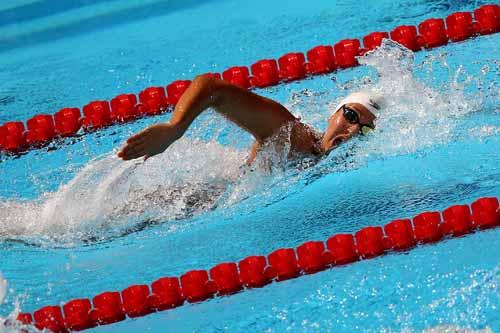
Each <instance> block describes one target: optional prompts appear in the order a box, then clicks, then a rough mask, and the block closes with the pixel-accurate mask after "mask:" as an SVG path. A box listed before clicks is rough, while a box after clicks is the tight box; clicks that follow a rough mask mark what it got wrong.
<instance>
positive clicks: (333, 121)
mask: <svg viewBox="0 0 500 333" xmlns="http://www.w3.org/2000/svg"><path fill="white" fill-rule="evenodd" d="M344 107H347V108H348V109H350V110H352V111H354V112H355V113H356V114H357V117H358V119H359V121H357V122H354V123H353V121H352V120H353V118H352V117H351V119H350V120H351V121H349V119H346V116H345V115H344V110H343V108H340V109H339V110H338V111H337V112H335V113H334V114H333V115H332V116H331V117H330V118H329V119H328V128H327V129H326V131H325V134H323V138H322V140H321V149H322V150H323V151H324V152H327V151H329V150H331V149H334V148H336V147H337V146H338V145H340V144H341V143H342V142H344V141H347V140H349V139H350V138H352V137H353V136H355V135H357V134H359V133H360V131H361V127H362V126H368V127H371V128H374V127H375V126H374V121H375V115H374V114H373V113H371V112H370V111H369V110H368V109H367V108H365V107H364V106H363V105H362V104H359V103H348V104H345V105H344ZM351 115H352V114H351Z"/></svg>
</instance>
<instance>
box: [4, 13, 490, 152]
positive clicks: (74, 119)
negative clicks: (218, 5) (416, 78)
mask: <svg viewBox="0 0 500 333" xmlns="http://www.w3.org/2000/svg"><path fill="white" fill-rule="evenodd" d="M499 31H500V6H499V5H496V4H490V5H484V6H481V7H479V8H477V9H475V10H474V11H473V12H456V13H453V14H451V15H449V16H447V17H446V18H445V19H442V18H430V19H427V20H425V21H423V22H422V23H420V24H419V25H418V29H417V26H412V25H401V26H398V27H396V28H395V29H393V30H392V31H391V32H390V33H389V32H380V31H377V32H372V33H370V34H368V35H366V36H365V37H363V47H361V42H360V40H358V39H344V40H341V41H339V42H338V43H336V44H334V45H333V46H332V45H320V46H316V47H314V48H312V49H310V50H309V51H307V53H306V55H304V54H303V53H300V52H291V53H287V54H285V55H283V56H281V57H280V58H279V59H278V61H276V60H275V59H263V60H259V61H257V62H255V63H254V64H252V65H251V66H250V70H249V68H248V67H246V66H234V67H230V68H228V69H226V70H225V71H223V72H222V74H220V73H205V74H202V75H206V76H211V77H216V78H219V79H223V80H225V81H227V82H229V83H232V84H234V85H237V86H239V87H242V88H245V89H254V88H266V87H270V86H275V85H278V84H280V83H285V82H291V81H295V80H301V79H304V78H306V77H308V76H313V75H322V74H326V73H331V72H334V71H336V70H341V69H345V68H351V67H354V66H357V65H358V61H357V60H356V57H357V56H360V55H363V54H365V53H366V52H368V51H370V50H373V49H375V48H377V47H379V46H380V44H381V42H382V39H384V38H390V39H392V40H394V41H396V42H398V43H400V44H402V45H404V46H406V47H407V48H409V49H411V50H412V51H414V52H417V51H420V50H422V49H431V48H435V47H439V46H443V45H446V44H448V43H449V42H460V41H464V40H466V39H469V38H472V37H474V36H478V35H487V34H493V33H497V32H499ZM306 56H307V60H306ZM250 71H251V74H250ZM190 83H191V81H190V80H177V81H174V82H172V83H170V84H168V85H167V86H166V87H165V88H164V87H163V86H159V87H148V88H145V89H144V90H143V91H141V92H140V93H139V94H138V98H137V96H136V95H134V94H130V93H128V94H120V95H118V96H116V97H114V98H112V99H111V101H110V102H108V101H105V100H95V101H92V102H90V103H88V104H86V105H84V106H83V107H82V110H83V115H82V114H81V112H80V109H79V108H76V107H67V108H63V109H61V110H59V111H57V112H56V113H55V114H54V115H50V114H38V115H35V116H33V117H31V118H30V119H28V120H27V122H26V125H25V124H24V123H23V122H21V121H9V122H6V123H4V124H3V125H2V126H0V151H2V152H3V153H4V154H20V153H22V152H25V151H27V150H29V149H37V148H42V147H45V146H47V145H48V144H49V143H51V142H54V141H61V140H62V139H63V138H67V137H75V136H80V135H82V134H85V133H88V132H93V131H97V130H100V129H102V128H105V127H108V126H110V125H113V124H118V123H127V122H130V121H133V120H135V119H138V118H141V117H146V116H154V115H158V114H161V113H163V112H168V111H171V110H172V109H173V108H174V107H175V105H176V104H177V102H178V101H179V99H180V97H181V96H182V94H183V93H184V91H185V90H186V89H187V88H188V87H189V85H190Z"/></svg>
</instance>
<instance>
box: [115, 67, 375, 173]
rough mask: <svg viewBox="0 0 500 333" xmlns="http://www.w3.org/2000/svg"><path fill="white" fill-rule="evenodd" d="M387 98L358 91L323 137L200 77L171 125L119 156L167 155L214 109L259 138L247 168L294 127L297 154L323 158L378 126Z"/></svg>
mask: <svg viewBox="0 0 500 333" xmlns="http://www.w3.org/2000/svg"><path fill="white" fill-rule="evenodd" d="M381 103H382V98H381V97H380V96H378V95H375V94H371V93H367V92H361V91H360V92H355V93H352V94H350V95H348V96H347V97H346V98H345V99H343V100H342V101H341V102H340V104H339V105H338V106H337V107H336V108H335V112H333V113H332V115H331V116H330V117H329V118H328V127H327V129H326V131H325V132H324V133H320V132H318V131H316V130H315V129H314V128H312V127H311V126H309V125H307V124H304V123H302V122H301V121H300V119H298V118H296V117H295V116H293V115H292V113H291V112H290V111H288V110H287V109H286V108H285V107H284V106H283V105H281V104H280V103H278V102H276V101H273V100H271V99H268V98H265V97H262V96H259V95H257V94H254V93H252V92H250V91H248V90H246V89H242V88H239V87H237V86H234V85H232V84H229V83H227V82H225V81H222V80H218V79H214V78H209V77H206V76H198V77H196V78H195V79H194V80H193V82H192V83H191V85H190V86H189V88H188V89H187V90H186V91H185V92H184V94H183V95H182V97H181V99H180V100H179V102H178V103H177V105H176V106H175V109H174V111H173V113H172V117H171V119H170V121H168V122H166V123H159V124H155V125H152V126H150V127H148V128H146V129H145V130H143V131H141V132H139V133H137V134H135V135H133V136H132V137H130V138H129V139H128V140H127V142H126V144H125V146H124V147H123V148H122V149H121V151H120V152H118V157H120V158H122V159H123V160H131V159H135V158H139V157H143V158H144V159H147V158H149V157H151V156H154V155H157V154H160V153H162V152H164V151H165V150H166V149H167V148H168V147H169V146H170V145H171V144H172V143H174V142H175V141H176V140H178V139H179V138H181V137H182V136H183V134H184V133H185V132H186V130H187V129H188V128H189V126H190V125H191V123H192V122H193V121H194V120H195V119H196V117H198V115H200V114H201V113H202V112H203V111H204V110H206V109H208V108H213V109H214V110H215V111H216V112H218V113H220V114H222V115H223V116H225V117H226V118H227V119H229V120H230V121H232V122H233V123H235V124H236V125H238V126H239V127H241V128H243V129H244V130H246V131H248V132H249V133H250V134H252V135H253V137H254V138H255V142H254V144H253V145H252V147H251V150H250V154H249V159H248V161H247V163H248V164H251V163H252V161H253V160H254V159H255V156H256V154H257V153H258V151H259V148H260V147H261V146H262V144H263V143H264V142H265V141H266V140H268V139H270V138H272V137H273V136H275V135H276V134H277V133H278V132H279V131H280V129H282V128H284V127H286V126H288V128H289V129H290V138H289V140H290V151H291V153H292V154H303V155H316V156H321V155H324V154H326V153H328V152H329V151H331V150H332V149H334V148H336V147H338V146H339V145H340V144H341V143H342V142H345V141H346V140H348V139H350V138H352V137H354V136H355V135H358V134H366V133H367V132H368V131H370V130H372V129H374V128H375V123H374V122H375V118H376V113H377V111H378V110H379V109H380V107H381Z"/></svg>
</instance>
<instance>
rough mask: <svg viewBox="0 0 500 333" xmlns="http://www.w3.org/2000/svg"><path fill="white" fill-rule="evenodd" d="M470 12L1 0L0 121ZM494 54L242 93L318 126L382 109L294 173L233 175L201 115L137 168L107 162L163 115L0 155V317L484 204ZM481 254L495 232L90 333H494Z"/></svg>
mask: <svg viewBox="0 0 500 333" xmlns="http://www.w3.org/2000/svg"><path fill="white" fill-rule="evenodd" d="M485 3H487V1H453V0H448V1H444V0H440V1H437V0H436V1H424V0H420V1H409V0H405V1H398V2H397V3H393V2H392V1H385V0H384V1H381V0H377V1H375V0H372V1H365V2H363V3H362V8H360V6H361V5H360V2H359V1H345V2H342V3H338V4H334V3H333V2H332V1H326V0H321V1H315V2H314V3H307V2H303V1H273V2H271V1H263V0H256V1H252V2H248V1H243V0H233V1H187V2H186V1H177V0H175V1H159V0H148V1H128V2H122V1H98V0H94V1H75V2H73V4H72V5H69V4H66V5H64V4H54V3H53V2H50V1H48V0H25V1H19V2H16V1H14V2H9V3H8V4H2V5H0V123H3V122H5V121H10V120H15V119H19V120H26V119H28V118H29V117H31V116H32V115H34V114H38V113H54V112H56V111H57V110H58V109H60V108H62V107H67V106H77V107H81V106H83V105H84V104H86V103H87V102H89V101H91V100H94V99H108V100H109V99H110V98H112V97H113V96H115V95H117V94H119V93H124V92H138V91H140V90H142V89H143V88H144V87H147V86H152V85H166V84H168V83H169V82H171V81H173V80H176V79H183V78H184V79H191V78H193V77H194V76H195V75H196V74H199V73H203V72H208V71H221V70H223V69H225V68H227V67H229V66H233V65H249V64H251V63H253V62H254V61H256V60H258V59H262V58H270V57H274V58H277V57H279V56H280V55H282V54H284V53H286V52H289V51H306V50H308V49H309V48H311V47H313V46H316V45H319V44H333V43H335V42H337V41H338V40H340V39H343V38H348V37H353V38H360V37H362V36H364V35H366V34H367V33H369V32H372V31H376V30H378V31H388V30H391V29H392V28H393V27H395V26H397V25H401V24H417V23H419V22H421V21H422V20H424V19H426V18H429V17H445V16H446V15H448V14H450V13H452V12H455V11H461V10H472V9H473V8H476V7H478V6H480V5H482V4H485ZM16 15H17V16H16ZM13 17H14V18H13ZM499 41H500V37H499V36H498V35H491V36H483V37H480V38H476V39H474V40H469V41H466V42H463V43H456V44H450V45H448V46H445V47H441V48H438V49H435V50H432V51H425V52H421V53H418V54H415V55H413V54H411V53H409V52H408V51H405V50H403V49H401V48H399V47H398V46H397V45H392V44H390V43H387V44H385V45H384V47H383V48H382V49H381V50H379V51H377V52H376V53H374V54H371V55H369V56H367V57H365V58H363V59H361V60H360V61H361V62H362V63H363V64H364V65H363V66H360V67H358V68H355V69H350V70H345V71H339V72H337V73H333V74H329V75H325V76H320V77H314V78H310V79H307V80H304V81H300V82H295V83H291V84H287V85H280V86H277V87H272V88H269V89H265V90H260V91H258V93H261V94H263V95H265V96H268V97H271V98H273V99H276V100H278V101H280V102H282V103H283V104H285V105H286V106H287V107H288V108H289V109H290V110H291V111H292V112H293V113H294V114H295V115H298V116H300V117H301V118H302V119H303V120H304V121H306V122H308V123H310V124H313V125H314V126H315V127H317V128H318V129H324V126H325V121H324V120H325V119H326V117H327V116H328V115H329V112H330V110H331V107H332V106H334V105H335V102H336V101H338V100H339V99H340V98H341V97H342V96H344V95H346V94H347V93H348V91H351V90H355V89H357V88H360V87H366V86H370V87H371V88H372V89H375V90H377V91H380V92H383V93H385V94H386V95H387V96H391V97H390V99H389V101H388V103H389V106H388V108H387V109H386V110H384V113H383V114H381V116H380V119H379V120H378V122H377V130H376V131H374V132H373V133H372V134H370V135H369V136H367V137H364V138H357V139H355V140H352V141H351V142H349V143H347V144H345V145H344V146H343V147H341V148H339V149H338V150H337V151H335V152H334V153H332V154H330V156H328V157H327V158H325V159H323V160H321V161H319V163H317V164H316V165H314V166H312V167H310V168H308V169H306V170H303V171H298V168H297V167H295V166H293V165H284V164H283V163H281V164H280V163H275V164H274V165H275V167H274V168H273V170H272V171H271V172H269V171H268V170H262V169H259V168H255V169H254V170H247V169H244V168H242V167H241V165H242V164H243V161H244V160H245V156H246V154H247V153H246V152H247V148H248V146H249V145H250V143H251V141H252V140H251V137H250V136H249V135H248V134H246V133H244V132H243V131H242V130H240V129H238V128H236V127H235V126H233V125H230V124H228V123H227V122H226V121H225V120H224V119H222V118H221V117H220V116H217V115H216V114H215V113H213V112H211V111H209V112H206V113H205V114H204V115H202V117H200V118H199V119H198V120H197V121H196V122H195V123H194V125H193V127H192V128H191V129H190V131H189V133H188V137H187V138H184V139H182V140H179V142H177V143H176V144H175V145H173V146H172V147H171V148H170V149H169V150H168V151H167V152H165V153H164V154H162V155H159V156H157V157H155V158H151V159H150V160H148V161H147V162H146V163H142V162H137V161H135V162H127V163H124V162H121V161H119V160H118V159H117V158H116V157H114V155H115V153H116V151H117V149H119V147H120V146H121V144H122V143H123V141H124V140H125V139H126V138H127V137H128V136H129V135H131V134H133V133H135V132H137V131H138V130H140V129H142V128H144V127H145V126H147V125H149V124H152V123H155V122H158V121H165V120H167V119H168V118H169V115H168V114H167V115H162V116H158V117H154V118H147V119H141V120H138V121H136V122H134V123H130V124H126V125H121V126H113V127H110V128H108V129H106V130H103V131H100V132H98V133H93V134H88V135H84V136H82V137H79V138H76V139H68V140H66V141H64V142H62V143H58V144H57V145H55V146H57V149H52V147H48V148H45V149H41V150H35V151H30V152H28V153H27V154H25V155H22V156H19V157H17V158H13V157H8V156H1V157H0V158H1V160H0V271H1V272H2V274H3V276H4V278H5V280H6V281H7V290H6V292H7V295H6V297H5V299H4V301H3V304H1V305H0V317H3V318H5V317H7V316H8V315H9V314H11V315H12V313H13V312H14V311H15V309H16V307H17V306H20V307H21V309H22V310H23V311H34V310H36V309H37V308H39V307H41V306H44V305H47V304H60V303H62V302H64V301H67V300H69V299H72V298H80V297H92V296H93V295H96V294H98V293H100V292H102V291H107V290H121V289H123V288H125V287H127V286H129V285H131V284H139V283H147V284H149V283H151V282H152V281H154V280H156V279H157V278H159V277H162V276H176V275H181V274H182V273H184V272H186V271H187V270H190V269H197V268H201V269H208V268H210V267H212V266H213V265H214V264H217V263H219V262H223V261H236V260H239V259H241V258H244V257H246V256H248V255H254V254H266V253H269V252H271V251H272V250H274V249H277V248H279V247H295V246H297V245H298V244H300V243H302V242H304V241H308V240H312V239H319V240H324V239H327V238H328V237H329V236H330V235H332V234H335V233H339V232H354V231H356V230H358V229H360V228H362V227H363V226H368V225H382V224H385V223H386V222H388V221H390V220H391V219H394V218H402V217H411V216H413V215H415V214H417V213H419V212H422V211H425V210H442V209H443V208H446V207H447V206H450V205H452V204H456V203H468V202H471V201H472V200H474V199H475V198H478V197H481V196H498V195H499V194H500V153H499V150H498V147H499V144H500V107H499V105H500V103H499V94H498V92H499V74H500V73H499V64H498V54H499V48H498V45H499V44H500V43H499ZM263 155H264V156H261V157H260V160H259V161H257V164H259V163H265V161H266V159H272V160H274V161H277V160H279V159H280V156H274V155H273V154H272V153H271V152H267V154H263ZM193 202H194V204H193ZM499 240H500V229H498V228H497V229H495V230H489V231H484V232H480V233H476V234H472V235H468V236H465V237H461V238H457V239H450V240H446V241H443V242H441V243H439V244H434V245H429V246H422V247H419V248H417V249H414V250H412V251H410V252H408V253H400V254H390V255H387V256H383V257H379V258H376V259H373V260H369V261H363V262H359V263H357V264H354V265H349V266H345V267H341V268H333V269H330V270H326V271H324V272H321V273H317V274H314V275H310V276H304V277H301V278H298V279H294V280H290V281H286V282H282V283H279V284H271V285H269V286H267V287H265V288H262V289H255V290H249V291H245V292H242V293H239V294H236V295H233V296H230V297H224V298H216V299H213V300H210V301H207V302H203V303H200V304H192V305H185V306H182V307H179V308H177V309H174V310H171V311H165V312H160V313H155V314H152V315H149V316H147V317H144V318H138V319H134V320H130V319H128V320H126V321H124V322H121V323H117V324H113V325H109V326H102V327H98V328H95V329H94V331H96V332H142V331H151V332H163V331H166V330H167V331H173V332H183V331H186V332H192V331H209V332H215V331H259V332H260V331H266V332H282V331H307V332H308V331H332V332H422V331H423V330H427V331H429V332H449V331H450V332H451V331H453V332H454V330H451V328H450V327H453V329H454V328H457V327H459V328H462V329H476V330H482V329H491V330H492V331H494V332H497V331H499V330H500V316H499V315H498V311H499V307H500V292H499V285H500V261H499V259H498V258H499V257H498V253H499V250H500V245H499V244H500V242H499ZM0 280H1V279H0ZM4 286H5V285H4V284H3V283H2V282H1V281H0V299H1V298H2V297H1V294H2V290H3V288H4ZM2 330H6V328H2V327H0V332H3V331H2Z"/></svg>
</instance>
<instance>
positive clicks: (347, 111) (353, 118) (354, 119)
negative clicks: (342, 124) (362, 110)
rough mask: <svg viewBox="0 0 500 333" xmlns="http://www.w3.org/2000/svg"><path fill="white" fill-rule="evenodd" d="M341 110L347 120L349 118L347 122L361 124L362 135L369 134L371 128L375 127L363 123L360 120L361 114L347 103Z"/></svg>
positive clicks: (360, 131)
mask: <svg viewBox="0 0 500 333" xmlns="http://www.w3.org/2000/svg"><path fill="white" fill-rule="evenodd" d="M341 110H342V113H343V115H344V118H345V120H347V122H348V123H349V124H353V125H356V124H358V125H359V133H360V134H361V135H366V134H368V133H369V132H370V131H371V130H373V129H374V127H373V126H372V125H367V124H361V123H360V122H359V114H358V112H357V111H356V110H354V109H353V108H350V107H348V106H347V105H343V106H342V107H341Z"/></svg>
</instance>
